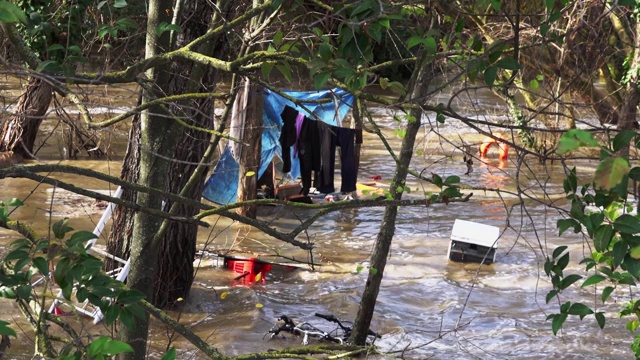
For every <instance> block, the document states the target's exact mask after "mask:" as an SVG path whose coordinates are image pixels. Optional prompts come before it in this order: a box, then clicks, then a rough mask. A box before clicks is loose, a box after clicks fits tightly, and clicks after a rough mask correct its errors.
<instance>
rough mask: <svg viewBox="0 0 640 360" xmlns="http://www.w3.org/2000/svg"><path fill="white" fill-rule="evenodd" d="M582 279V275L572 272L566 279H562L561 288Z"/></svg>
mask: <svg viewBox="0 0 640 360" xmlns="http://www.w3.org/2000/svg"><path fill="white" fill-rule="evenodd" d="M580 279H582V276H581V275H578V274H571V275H567V276H566V277H565V278H564V279H562V283H561V285H560V288H561V289H566V288H568V287H569V286H571V284H573V283H575V282H576V281H578V280H580Z"/></svg>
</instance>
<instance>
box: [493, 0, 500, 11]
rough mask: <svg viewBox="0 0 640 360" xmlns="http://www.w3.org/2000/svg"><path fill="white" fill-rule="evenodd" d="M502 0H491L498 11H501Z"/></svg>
mask: <svg viewBox="0 0 640 360" xmlns="http://www.w3.org/2000/svg"><path fill="white" fill-rule="evenodd" d="M500 2H501V0H491V6H492V7H493V9H494V10H495V11H496V12H500V6H501V4H500Z"/></svg>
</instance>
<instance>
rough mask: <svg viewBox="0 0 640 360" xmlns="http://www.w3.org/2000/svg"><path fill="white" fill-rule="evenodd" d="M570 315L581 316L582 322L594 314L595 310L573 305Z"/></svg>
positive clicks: (583, 305) (576, 304) (577, 304)
mask: <svg viewBox="0 0 640 360" xmlns="http://www.w3.org/2000/svg"><path fill="white" fill-rule="evenodd" d="M568 313H569V314H570V315H578V316H580V320H582V319H584V317H585V316H587V315H591V314H593V310H591V308H590V307H588V306H587V305H585V304H582V303H574V304H571V307H570V308H569V311H568Z"/></svg>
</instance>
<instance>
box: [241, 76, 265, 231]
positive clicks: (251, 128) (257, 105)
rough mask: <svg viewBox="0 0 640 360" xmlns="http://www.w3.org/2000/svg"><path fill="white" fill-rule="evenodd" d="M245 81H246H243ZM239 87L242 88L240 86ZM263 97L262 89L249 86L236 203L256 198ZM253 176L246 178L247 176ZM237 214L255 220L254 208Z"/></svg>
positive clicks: (242, 210)
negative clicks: (244, 144)
mask: <svg viewBox="0 0 640 360" xmlns="http://www.w3.org/2000/svg"><path fill="white" fill-rule="evenodd" d="M244 81H247V80H244ZM240 86H243V85H242V84H241V85H240ZM263 102H264V96H263V94H262V87H261V86H258V85H256V84H251V86H250V87H249V103H248V104H247V109H246V111H247V116H246V119H245V123H244V137H243V139H242V140H243V142H244V143H246V144H247V145H246V146H242V152H241V155H240V172H239V179H238V201H239V202H240V201H248V200H255V199H256V198H257V183H258V170H259V169H260V158H261V156H260V155H261V153H262V130H263V123H262V105H263ZM251 172H252V173H253V175H250V176H247V174H250V173H251ZM237 213H238V214H240V215H244V216H247V217H250V218H253V219H255V218H256V206H255V205H252V206H245V207H240V208H238V209H237Z"/></svg>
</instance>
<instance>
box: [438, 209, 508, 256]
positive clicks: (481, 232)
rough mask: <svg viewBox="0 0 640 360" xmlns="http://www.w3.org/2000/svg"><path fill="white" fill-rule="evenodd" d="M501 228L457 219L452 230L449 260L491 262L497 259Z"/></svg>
mask: <svg viewBox="0 0 640 360" xmlns="http://www.w3.org/2000/svg"><path fill="white" fill-rule="evenodd" d="M499 236H500V229H498V228H497V227H495V226H490V225H485V224H480V223H476V222H473V221H466V220H460V219H456V221H455V222H454V223H453V229H452V230H451V243H449V254H448V257H449V260H452V261H458V262H476V263H484V264H491V263H492V262H495V261H496V250H497V248H498V237H499Z"/></svg>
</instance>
